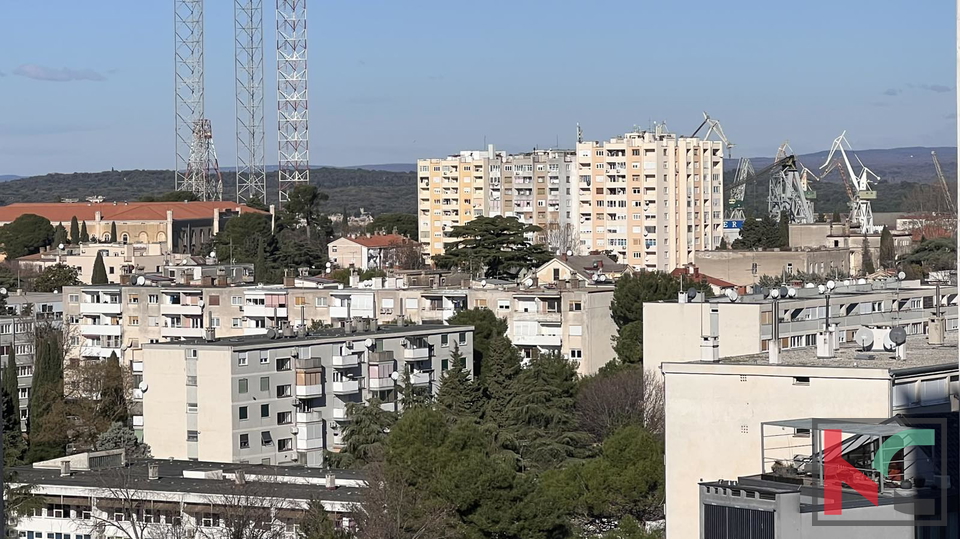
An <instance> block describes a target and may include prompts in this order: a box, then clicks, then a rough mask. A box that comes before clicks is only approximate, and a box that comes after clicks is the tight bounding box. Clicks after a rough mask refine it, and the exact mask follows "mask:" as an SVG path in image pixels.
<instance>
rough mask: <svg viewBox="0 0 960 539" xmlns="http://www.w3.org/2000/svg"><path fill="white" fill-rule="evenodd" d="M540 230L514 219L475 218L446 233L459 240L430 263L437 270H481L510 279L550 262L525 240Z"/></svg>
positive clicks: (546, 255) (547, 253)
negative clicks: (439, 268) (435, 265)
mask: <svg viewBox="0 0 960 539" xmlns="http://www.w3.org/2000/svg"><path fill="white" fill-rule="evenodd" d="M541 230H542V229H541V228H540V227H538V226H534V225H527V224H523V223H521V222H520V221H518V220H517V219H516V218H515V217H503V216H496V217H477V218H476V219H474V220H473V221H470V222H468V223H466V224H463V225H458V226H455V227H453V228H452V229H451V230H450V232H449V233H448V234H447V235H448V236H449V237H453V238H459V239H458V240H457V241H455V242H453V243H451V244H449V245H448V247H447V249H446V252H444V253H443V254H441V255H436V256H434V261H435V262H436V264H437V266H438V267H441V268H454V267H456V268H460V269H464V270H469V271H471V273H473V274H476V273H478V272H479V271H480V270H484V274H485V275H486V276H489V277H514V276H516V275H517V274H518V273H520V272H521V271H523V270H525V269H530V268H534V267H537V266H540V265H541V264H543V263H544V262H546V261H547V260H549V259H550V257H551V255H550V253H549V252H547V250H546V248H544V247H543V246H542V245H535V244H532V243H531V242H530V241H529V240H528V239H527V236H532V235H533V234H534V233H536V232H540V231H541Z"/></svg>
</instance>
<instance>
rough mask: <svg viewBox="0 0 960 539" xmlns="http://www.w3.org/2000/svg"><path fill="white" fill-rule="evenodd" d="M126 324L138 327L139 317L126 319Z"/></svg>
mask: <svg viewBox="0 0 960 539" xmlns="http://www.w3.org/2000/svg"><path fill="white" fill-rule="evenodd" d="M127 323H129V324H130V325H131V326H139V325H140V317H139V316H131V317H129V318H128V319H127Z"/></svg>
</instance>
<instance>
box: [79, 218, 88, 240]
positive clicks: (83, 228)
mask: <svg viewBox="0 0 960 539" xmlns="http://www.w3.org/2000/svg"><path fill="white" fill-rule="evenodd" d="M80 241H81V242H83V243H86V242H88V241H90V234H88V233H87V222H86V221H84V222H83V223H81V224H80Z"/></svg>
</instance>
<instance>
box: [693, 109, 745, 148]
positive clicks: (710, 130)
mask: <svg viewBox="0 0 960 539" xmlns="http://www.w3.org/2000/svg"><path fill="white" fill-rule="evenodd" d="M704 126H708V127H707V134H706V135H704V136H703V140H707V139H709V138H710V135H712V134H714V133H716V135H717V136H718V137H720V141H721V142H723V145H724V147H725V148H726V149H727V159H732V157H731V153H730V150H732V149H733V147H734V146H735V144H734V143H732V142H730V141H729V140H727V136H726V135H725V134H723V127H721V126H720V121H719V120H714V119H713V118H711V117H710V115H709V114H707V112H706V111H704V112H703V122H702V123H701V124H700V127H698V128H697V130H696V131H694V132H693V134H692V135H690V138H694V137H696V136H697V134H698V133H699V132H700V130H701V129H703V127H704Z"/></svg>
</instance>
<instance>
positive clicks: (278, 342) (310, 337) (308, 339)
mask: <svg viewBox="0 0 960 539" xmlns="http://www.w3.org/2000/svg"><path fill="white" fill-rule="evenodd" d="M460 331H473V326H457V325H446V324H415V325H414V324H411V325H409V326H397V325H393V324H390V325H379V326H378V327H377V330H376V331H370V330H366V331H361V330H359V329H358V330H357V331H354V332H352V333H348V332H346V331H345V329H344V328H326V329H321V330H319V331H313V332H310V333H308V334H307V335H305V336H296V335H295V336H293V337H280V336H278V337H277V338H275V339H271V338H269V337H267V336H266V335H239V336H236V337H222V338H218V339H217V340H216V341H207V340H205V339H202V338H194V339H184V340H182V341H170V342H161V343H148V344H144V345H143V347H144V348H156V347H171V346H176V347H183V346H190V347H203V346H207V347H223V346H229V347H248V346H263V345H275V346H277V347H283V346H292V345H295V344H305V343H313V342H322V341H327V340H336V341H339V340H343V339H344V338H347V339H359V338H365V337H378V336H403V335H407V334H413V335H420V334H425V333H426V334H431V333H456V332H460ZM277 333H278V335H279V334H280V331H277Z"/></svg>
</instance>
